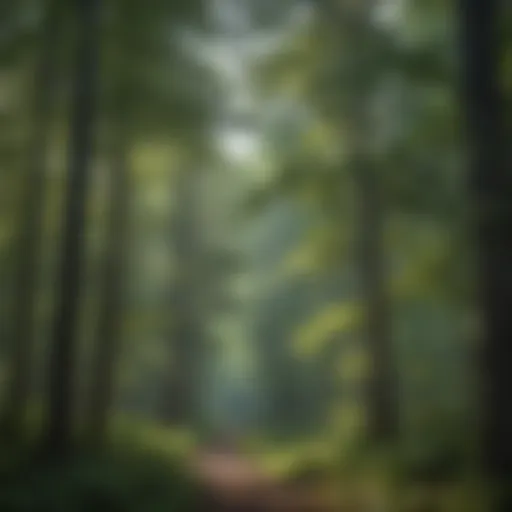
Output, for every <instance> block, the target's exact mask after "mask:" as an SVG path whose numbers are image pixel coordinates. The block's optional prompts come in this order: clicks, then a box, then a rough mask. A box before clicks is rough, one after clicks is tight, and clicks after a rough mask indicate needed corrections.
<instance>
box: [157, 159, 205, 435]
mask: <svg viewBox="0 0 512 512" xmlns="http://www.w3.org/2000/svg"><path fill="white" fill-rule="evenodd" d="M196 179H197V173H196V172H195V171H194V170H193V169H191V168H189V167H188V166H187V167H186V168H185V169H184V171H183V173H182V175H181V176H179V177H178V184H177V187H178V189H177V194H176V197H177V203H178V204H177V210H176V212H175V214H174V215H175V217H174V221H173V233H172V236H173V245H174V252H175V265H176V268H175V278H174V283H173V288H172V291H171V311H170V317H171V324H172V325H171V328H170V339H169V351H170V354H169V355H170V359H171V363H170V365H169V370H168V374H167V375H166V379H165V382H164V387H163V390H162V391H163V395H162V399H161V415H162V418H163V419H164V420H165V421H168V422H169V423H171V424H174V425H179V426H184V425H187V424H189V423H190V422H191V421H192V420H193V416H194V414H195V407H196V405H197V401H196V398H197V396H196V390H197V380H198V375H197V353H198V345H199V344H200V337H201V331H202V328H201V325H200V322H201V321H202V319H201V318H200V314H199V311H198V309H197V303H196V299H197V295H196V294H197V289H196V286H197V285H196V279H197V276H196V275H195V274H196V272H197V271H198V266H197V261H198V258H199V254H200V252H201V248H200V247H199V245H198V234H197V229H198V226H197V218H196V216H197V215H198V211H197V185H196Z"/></svg>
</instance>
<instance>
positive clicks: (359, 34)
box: [341, 0, 400, 445]
mask: <svg viewBox="0 0 512 512" xmlns="http://www.w3.org/2000/svg"><path fill="white" fill-rule="evenodd" d="M374 8H375V0H365V1H362V2H360V3H354V4H351V5H347V6H345V11H344V13H343V14H342V20H341V23H342V24H344V30H345V34H346V37H348V38H349V39H348V44H349V49H348V51H349V52H351V58H350V62H351V64H349V66H350V67H351V69H350V74H351V82H350V84H349V86H348V87H349V91H348V94H349V101H348V102H347V103H348V106H347V107H346V112H345V114H346V121H348V123H349V126H348V128H349V130H348V135H347V136H349V137H350V139H351V140H350V141H349V144H350V150H351V152H352V166H353V173H354V184H355V189H356V191H355V193H356V200H357V208H358V212H357V214H358V228H359V230H358V252H357V261H356V264H357V267H358V273H359V283H360V287H361V290H360V291H361V299H362V305H363V330H362V335H363V342H364V343H365V346H366V349H367V351H368V354H369V359H370V364H369V372H370V374H369V375H368V382H367V386H366V389H365V403H366V406H367V435H368V438H369V439H368V440H369V441H370V442H372V443H376V444H377V445H384V444H386V443H392V442H394V441H396V439H397V437H398V435H399V424H400V418H399V410H398V408H399V404H398V383H397V374H396V371H395V360H394V359H395V354H394V350H393V336H392V325H391V310H390V309H391V308H390V297H389V294H388V285H387V282H386V254H385V247H384V234H385V233H384V231H385V220H386V211H385V204H384V199H383V197H382V184H381V179H380V176H379V173H378V172H377V171H378V169H377V168H376V165H377V164H376V162H375V161H374V157H373V156H372V155H371V144H368V141H370V143H371V142H372V141H373V138H374V136H375V129H374V127H373V123H372V119H371V116H370V113H369V112H370V104H371V101H372V99H373V94H374V91H375V89H376V87H378V82H379V80H380V78H381V74H380V73H381V69H380V68H379V66H378V64H377V63H376V59H375V52H376V51H377V48H376V46H375V44H376V41H378V40H379V39H378V38H376V32H375V29H374V27H373V25H372V23H371V15H372V10H373V9H374ZM341 51H343V46H341ZM374 68H375V69H374ZM368 69H371V70H372V72H371V73H369V72H368Z"/></svg>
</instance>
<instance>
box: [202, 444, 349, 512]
mask: <svg viewBox="0 0 512 512" xmlns="http://www.w3.org/2000/svg"><path fill="white" fill-rule="evenodd" d="M193 468H194V469H193V471H194V476H195V478H197V479H198V480H199V482H200V485H201V487H202V488H203V489H204V491H205V505H204V507H205V508H204V510H205V511H206V510H207V511H208V512H242V511H244V512H324V511H325V512H334V511H337V510H339V508H338V506H337V504H336V502H335V499H334V498H333V497H332V496H329V493H327V492H325V490H324V489H321V488H320V487H321V486H318V483H317V484H316V485H311V484H312V482H301V483H300V484H299V483H295V484H292V483H289V482H285V481H281V480H280V479H279V478H277V477H275V476H272V475H269V474H268V473H267V472H266V471H265V470H263V469H262V468H260V467H259V466H258V465H257V464H256V463H255V462H254V461H253V460H252V459H251V458H250V457H249V456H245V455H243V454H236V453H231V452H227V451H226V452H213V451H212V452H209V451H208V452H203V453H201V454H199V455H198V456H197V457H196V459H195V461H194V463H193Z"/></svg>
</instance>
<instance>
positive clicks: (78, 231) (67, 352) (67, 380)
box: [46, 0, 101, 457]
mask: <svg viewBox="0 0 512 512" xmlns="http://www.w3.org/2000/svg"><path fill="white" fill-rule="evenodd" d="M100 6H101V1H100V0H76V2H75V8H76V14H77V22H78V29H77V30H78V43H77V52H76V70H75V79H74V98H73V104H72V109H73V110H72V116H71V125H70V143H69V170H68V173H69V178H68V185H67V197H66V208H65V219H64V222H65V225H64V234H63V247H62V253H61V254H62V261H61V265H60V276H59V277H60V281H59V289H58V303H57V307H56V311H55V319H54V339H53V343H52V347H51V353H50V368H49V370H50V390H49V404H48V406H49V418H48V426H47V432H46V436H47V438H46V449H47V450H48V452H49V454H50V455H53V456H57V457H58V456H61V455H65V454H66V453H67V451H68V450H69V448H70V443H71V436H72V432H71V430H72V409H73V407H72V406H73V391H74V377H75V352H76V344H77V336H76V327H77V322H78V316H79V306H80V281H81V267H82V260H83V256H84V240H85V212H86V199H87V190H88V185H89V174H90V173H89V167H90V161H91V156H92V151H93V128H94V127H93V125H94V118H95V112H94V111H95V107H96V96H97V93H96V74H97V67H98V53H99V34H98V30H99V15H100Z"/></svg>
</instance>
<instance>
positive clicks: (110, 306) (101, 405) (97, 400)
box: [86, 128, 129, 444]
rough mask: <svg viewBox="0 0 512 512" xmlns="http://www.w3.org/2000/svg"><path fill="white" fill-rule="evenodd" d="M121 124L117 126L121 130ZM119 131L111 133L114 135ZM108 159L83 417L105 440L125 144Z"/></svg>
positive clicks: (118, 313)
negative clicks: (104, 231)
mask: <svg viewBox="0 0 512 512" xmlns="http://www.w3.org/2000/svg"><path fill="white" fill-rule="evenodd" d="M122 129H123V128H120V130H122ZM116 136H118V134H114V137H116ZM114 145H115V147H114V148H113V153H112V158H111V162H110V166H111V168H110V171H111V172H110V177H111V179H110V204H109V213H108V227H107V240H106V248H105V256H104V262H103V280H102V284H101V286H102V292H101V296H100V317H99V323H98V331H97V335H96V345H95V347H94V354H93V360H92V370H91V376H92V377H91V378H92V383H91V389H90V397H89V400H90V402H89V411H88V414H87V417H86V421H87V422H88V432H87V434H88V435H89V437H90V439H91V441H93V442H94V443H98V444H101V442H102V441H103V440H104V437H105V433H106V427H107V420H108V412H109V408H110V406H111V403H112V399H113V393H114V385H115V363H116V357H117V353H118V350H119V341H120V336H121V320H122V301H123V277H124V269H125V268H126V267H125V263H126V262H125V257H126V248H127V247H126V246H127V235H128V231H127V228H128V213H129V212H128V197H129V175H128V162H127V145H126V143H125V141H124V140H122V141H116V142H115V143H114Z"/></svg>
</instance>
